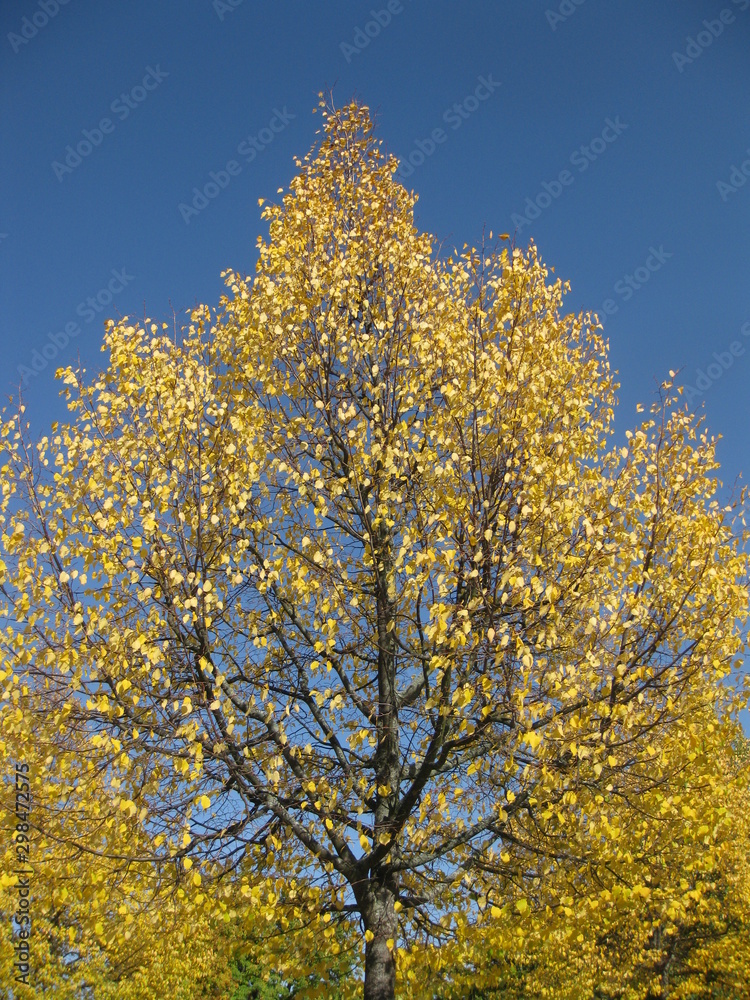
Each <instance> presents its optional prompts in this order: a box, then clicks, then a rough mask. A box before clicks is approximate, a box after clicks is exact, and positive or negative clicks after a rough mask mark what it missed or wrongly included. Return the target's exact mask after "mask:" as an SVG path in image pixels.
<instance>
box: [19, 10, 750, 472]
mask: <svg viewBox="0 0 750 1000" xmlns="http://www.w3.org/2000/svg"><path fill="white" fill-rule="evenodd" d="M373 12H374V13H373ZM0 51H1V52H2V58H1V59H0V73H1V74H2V99H3V104H2V111H3V116H2V135H1V140H2V150H3V155H2V164H1V165H0V169H1V170H2V192H3V198H2V206H1V207H0V287H1V288H2V312H1V320H0V336H2V366H1V368H0V376H1V381H2V386H1V387H0V389H1V390H2V391H1V392H0V395H2V397H3V401H4V400H5V397H7V396H8V395H10V394H12V393H13V392H14V391H15V387H17V386H18V384H19V382H21V381H23V382H25V388H24V395H25V398H26V401H27V406H28V411H27V412H28V415H29V417H30V420H31V422H32V426H33V427H34V428H35V429H36V430H37V431H39V432H41V431H42V430H43V429H46V427H47V426H48V425H49V423H50V421H51V420H53V419H56V418H59V417H61V416H64V415H65V409H64V406H63V404H62V401H61V400H60V399H59V397H58V395H57V393H58V389H59V386H58V385H57V384H56V383H55V379H54V369H55V368H56V367H57V366H59V365H62V364H70V363H74V362H75V360H76V357H77V355H78V353H79V352H80V356H81V359H82V361H83V363H84V365H85V366H87V367H88V368H89V369H92V368H97V367H99V366H100V365H102V363H103V362H104V360H105V359H104V356H103V355H102V354H100V352H99V348H100V345H101V342H102V333H103V321H104V320H105V319H106V318H107V317H109V316H115V317H117V316H121V315H125V314H129V315H134V316H138V317H143V315H144V313H145V314H146V315H148V316H150V317H151V318H154V319H159V320H162V319H169V318H171V315H172V310H174V311H175V312H176V313H177V314H178V318H179V317H180V316H184V313H185V310H187V309H189V308H190V307H191V306H193V305H194V304H195V303H196V302H206V303H208V304H210V305H216V303H217V301H218V298H219V296H220V294H221V293H222V291H223V284H222V282H221V278H220V272H221V271H222V270H224V269H225V268H228V267H231V268H233V269H236V270H238V271H241V272H245V273H250V272H252V271H253V268H254V265H255V260H256V248H255V243H256V238H257V236H258V235H259V234H260V233H265V232H266V227H265V223H263V222H262V221H261V220H260V217H259V214H260V209H259V207H258V199H259V198H261V197H262V198H266V199H274V198H275V197H276V191H277V189H278V188H279V187H282V186H284V187H286V186H287V185H288V183H289V181H290V179H291V177H292V176H293V173H294V164H293V157H294V156H297V155H299V156H304V154H305V153H306V152H307V151H308V149H309V148H310V146H311V145H312V144H313V142H314V141H315V132H316V130H317V129H318V127H319V125H320V118H319V117H318V116H317V115H313V114H312V109H313V108H314V107H315V106H316V104H317V93H318V91H320V90H321V89H323V88H327V87H331V86H333V88H334V98H335V100H336V103H337V104H343V103H345V102H346V101H347V100H348V99H349V98H350V97H352V96H357V97H358V98H359V99H360V100H362V101H363V102H364V103H366V104H368V105H369V107H370V108H371V110H372V112H373V113H374V115H375V118H376V122H377V130H378V133H379V135H380V137H381V138H382V139H383V140H384V141H385V143H386V146H387V149H388V150H389V151H391V152H393V153H395V154H396V155H398V156H400V157H404V158H406V157H411V161H412V165H413V167H414V169H413V170H412V171H411V172H410V173H409V176H408V178H406V183H407V184H408V186H410V187H413V188H414V189H415V190H416V191H418V192H419V195H420V200H419V203H418V205H417V222H418V225H419V226H420V227H421V228H424V229H427V230H429V231H431V232H432V233H433V234H435V235H436V236H437V237H438V238H439V239H441V240H442V241H443V242H444V244H446V245H447V246H449V247H452V246H457V247H461V246H463V244H464V243H469V244H475V243H477V242H478V241H479V240H481V235H482V230H483V228H484V227H486V228H487V229H488V230H489V229H492V230H494V232H495V233H499V232H506V231H507V232H510V233H512V232H514V231H517V239H518V241H519V242H520V243H526V242H528V240H529V239H530V238H533V239H534V240H535V242H536V243H537V245H538V246H539V248H540V252H541V255H542V257H543V259H544V260H545V261H546V262H547V263H549V264H550V265H552V266H554V268H555V273H556V274H557V275H558V276H560V277H562V278H564V279H567V280H569V281H570V283H571V286H572V290H571V293H570V295H569V297H568V299H567V300H566V304H567V307H568V308H569V309H571V310H578V309H580V308H592V309H597V310H599V311H600V312H601V314H602V315H603V316H604V317H605V335H606V336H607V338H608V339H609V341H610V345H611V363H612V366H613V368H615V369H617V370H618V371H619V380H620V382H621V389H620V393H619V397H620V401H621V405H620V407H619V410H618V416H617V427H618V438H623V439H624V432H625V429H626V428H628V427H631V426H633V425H634V424H635V423H637V422H638V421H639V420H640V418H638V417H637V416H636V413H635V405H636V403H637V402H639V401H640V402H643V403H645V404H647V405H648V404H649V403H650V402H651V401H652V400H653V399H654V398H655V397H654V393H655V390H656V388H657V386H658V384H659V383H660V382H661V381H662V380H663V379H664V378H665V377H666V376H667V373H668V370H669V369H670V368H672V369H682V373H681V375H680V377H679V381H682V382H683V383H685V384H686V385H689V386H691V387H692V390H693V391H692V393H691V397H690V398H691V401H692V403H693V406H694V408H698V407H700V406H703V405H705V412H706V416H707V420H708V424H709V428H710V429H711V431H712V432H714V433H721V434H722V435H723V440H722V441H721V442H720V445H719V457H720V460H721V462H722V479H723V481H724V483H725V487H726V490H727V491H728V489H729V488H730V487H731V486H732V484H733V483H734V481H735V480H736V479H737V477H738V476H739V475H740V474H743V481H744V482H747V481H748V478H749V476H750V441H748V436H747V430H748V426H749V420H748V417H749V416H750V393H748V391H747V385H748V380H749V377H750V281H749V280H748V277H749V274H748V248H749V239H750V100H749V98H750V0H724V2H723V3H722V2H721V0H718V2H713V0H703V2H699V0H629V2H627V3H624V2H620V3H616V2H614V0H556V2H552V0H524V2H523V3H520V4H519V3H511V2H510V0H470V2H464V3H457V2H455V3H448V2H445V0H432V2H430V3H428V2H427V0H390V2H388V0H376V2H369V0H368V2H359V0H357V2H354V0H347V2H344V0H326V2H325V3H323V2H310V0H307V2H302V0H296V2H292V0H277V2H275V3H271V2H270V0H267V2H265V3H260V2H256V0H182V2H178V0H159V2H158V3H154V2H153V0H151V2H146V0H129V2H127V3H123V2H121V3H116V2H114V0H97V2H94V0H67V2H64V3H63V2H61V0H9V2H6V3H3V4H2V9H0ZM477 88H479V90H478V89H477ZM480 98H481V99H480ZM102 119H105V122H103V121H102ZM435 130H439V131H437V132H436V131H435ZM87 132H88V137H87V135H86V133H87ZM433 133H435V138H433ZM80 143H83V145H82V146H80V147H79V151H78V152H76V147H78V146H79V144H80ZM68 147H70V150H68ZM66 151H67V152H66ZM66 156H67V162H66ZM230 161H234V164H235V165H234V166H232V167H231V168H230V170H229V171H228V170H227V164H228V163H229V162H230ZM743 164H744V172H743ZM408 169H409V168H408V167H405V168H404V172H406V171H407V170H408ZM212 173H213V174H214V175H215V177H214V179H213V180H212V176H211V175H212ZM211 183H213V184H214V187H213V188H212V187H210V186H209V188H208V191H209V192H210V193H211V194H212V195H215V196H214V197H211V198H207V197H205V195H204V196H203V200H201V195H200V194H198V197H197V198H196V191H195V189H196V188H197V189H202V188H204V187H205V185H206V184H209V185H210V184H211ZM221 185H223V186H221ZM194 199H195V203H194V204H193V202H194ZM204 202H205V207H200V206H203V205H204ZM181 206H182V207H181ZM196 206H199V207H196ZM532 216H533V218H532ZM605 310H608V312H609V315H607V314H606V312H605ZM743 331H744V332H743ZM66 339H67V344H66ZM732 345H734V347H732ZM45 355H46V356H45ZM45 362H46V367H43V365H44V364H45ZM35 364H36V367H37V368H38V369H39V371H35V370H34V365H35ZM699 372H702V373H703V376H702V378H701V377H700V375H699Z"/></svg>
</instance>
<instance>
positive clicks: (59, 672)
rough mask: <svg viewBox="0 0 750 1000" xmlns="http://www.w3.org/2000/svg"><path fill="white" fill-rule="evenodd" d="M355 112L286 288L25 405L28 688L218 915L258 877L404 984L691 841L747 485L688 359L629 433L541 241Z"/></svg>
mask: <svg viewBox="0 0 750 1000" xmlns="http://www.w3.org/2000/svg"><path fill="white" fill-rule="evenodd" d="M323 115H324V128H323V132H322V136H321V140H320V142H319V144H318V145H317V147H316V148H315V149H314V150H313V151H312V152H311V153H309V154H308V155H307V156H306V157H305V159H304V161H298V162H297V166H298V169H299V173H298V175H297V176H296V177H295V178H294V180H293V181H292V183H291V185H290V189H289V191H288V192H287V193H285V194H284V195H283V198H282V200H281V203H280V204H278V205H269V206H266V207H265V208H264V210H263V216H264V218H265V219H266V220H267V221H268V223H269V225H270V234H269V239H268V240H267V241H263V240H260V241H259V249H260V258H259V262H258V265H257V269H256V274H255V276H254V277H242V276H241V275H240V274H237V273H235V272H233V271H230V272H227V273H226V275H225V278H226V284H227V294H226V296H225V297H224V298H222V300H221V303H220V307H219V309H218V311H214V310H212V309H211V308H209V307H208V306H201V307H199V308H196V309H195V310H194V311H193V313H192V315H191V323H190V326H189V328H188V329H187V330H186V331H184V332H183V334H182V335H177V334H175V335H173V336H169V335H168V333H167V332H165V329H164V328H163V327H162V328H159V326H158V325H157V324H156V323H151V322H150V321H146V322H144V323H137V322H135V321H132V320H130V319H128V318H126V319H125V320H123V321H122V322H120V323H118V324H114V323H112V322H110V323H109V325H108V328H107V333H106V338H105V345H104V348H105V350H106V351H107V352H108V354H109V362H108V365H107V367H106V369H105V370H104V371H103V373H101V374H99V375H96V376H94V377H93V378H87V377H86V374H85V372H81V371H78V372H74V371H72V370H70V369H65V370H64V371H62V372H61V377H62V379H63V381H64V383H65V384H66V386H67V390H66V391H67V398H68V406H69V409H70V411H71V418H70V421H69V422H68V423H66V424H64V425H62V424H61V425H60V426H57V425H56V426H54V427H53V429H52V432H51V434H50V435H48V436H45V437H43V438H42V439H41V440H40V441H39V442H38V443H36V444H32V443H31V442H29V441H28V436H27V434H26V433H25V432H24V427H23V420H24V417H23V413H22V411H21V412H19V413H18V414H16V415H11V416H8V417H7V418H6V419H5V421H4V423H3V424H2V427H1V428H0V434H2V446H3V448H4V450H5V457H4V459H3V465H2V477H1V481H2V488H3V502H2V503H3V506H2V535H1V537H0V541H1V544H2V549H1V552H0V556H1V558H2V564H1V565H0V578H1V582H2V588H3V589H2V593H3V595H4V597H3V602H2V603H3V607H2V608H1V609H0V610H2V613H3V614H4V616H5V617H4V621H5V622H6V625H5V629H4V631H3V633H2V658H3V678H4V681H5V684H6V693H5V697H6V700H8V702H9V704H11V705H12V704H15V703H16V700H17V699H18V698H20V699H21V700H23V693H22V692H23V688H24V685H26V686H27V687H28V689H29V691H31V692H32V693H33V695H34V698H33V699H32V700H33V703H34V706H35V707H34V711H35V712H37V714H38V715H39V717H40V719H43V721H44V725H45V726H46V727H47V728H48V730H49V731H50V732H53V731H57V732H59V733H74V734H75V738H76V740H80V741H82V743H84V744H85V746H82V747H81V749H80V751H79V752H80V754H81V755H82V756H83V757H84V758H85V760H86V761H87V762H90V763H91V765H92V767H93V768H94V769H95V770H96V771H97V773H98V774H99V775H101V778H102V781H103V782H104V783H105V784H106V785H107V787H108V788H109V789H110V790H112V792H113V793H114V794H113V796H112V797H111V798H109V797H108V798H106V800H105V799H103V800H102V811H103V812H105V811H107V810H109V811H110V815H117V816H118V817H119V816H120V815H121V814H122V815H129V816H131V817H133V818H134V819H137V822H138V825H139V830H140V831H141V835H142V836H143V837H145V838H147V840H148V847H147V848H145V847H144V848H139V850H138V855H139V857H140V858H141V859H142V860H145V861H147V862H148V863H149V864H151V865H152V866H154V870H156V871H158V872H159V873H160V877H161V878H163V879H164V880H172V881H174V880H182V882H181V884H182V883H185V885H186V886H187V888H186V890H185V891H186V892H187V893H188V894H189V896H190V898H191V899H192V900H193V905H195V906H196V907H198V908H199V909H200V910H201V912H205V913H207V912H209V911H212V910H213V909H214V908H215V907H220V906H221V905H227V904H226V903H225V902H224V901H223V900H222V889H221V886H222V881H221V880H220V879H221V878H222V877H224V876H225V875H226V873H229V872H232V871H234V870H235V869H236V868H237V866H238V865H239V864H240V862H242V863H243V864H244V865H245V869H244V870H245V872H246V873H247V874H246V875H245V876H244V877H245V878H246V882H245V883H244V890H243V891H244V899H245V900H246V905H247V906H248V907H252V908H253V910H254V912H255V913H256V914H257V915H258V916H259V918H260V919H265V918H266V917H267V918H268V920H269V921H271V920H274V921H276V920H277V921H279V926H280V927H281V928H282V929H283V928H289V929H291V928H295V929H299V928H302V929H301V930H298V934H299V935H300V937H301V938H304V936H305V935H307V937H308V938H309V940H311V941H312V940H317V941H321V940H327V941H330V944H331V955H332V958H335V956H336V953H337V949H340V947H341V946H340V944H339V943H338V940H337V938H336V928H337V924H339V923H340V922H344V923H346V922H349V924H350V926H352V927H354V928H356V927H357V924H356V923H352V921H356V920H357V919H359V920H361V929H362V932H363V938H364V942H363V943H364V946H365V959H364V976H365V984H364V996H365V998H366V1000H388V998H390V997H392V996H393V995H394V991H395V989H396V967H397V965H398V964H399V959H400V964H401V967H402V971H405V970H406V969H407V968H408V961H409V959H408V955H409V948H410V946H411V944H412V943H421V944H422V945H427V946H430V947H437V946H438V945H443V944H450V943H451V942H461V941H463V940H468V939H470V938H472V935H474V934H475V931H476V930H477V928H487V927H491V926H492V923H493V921H500V920H503V919H505V918H507V917H508V916H509V915H513V919H514V920H516V921H517V923H518V927H519V928H520V929H521V930H522V929H523V925H524V920H525V918H526V916H527V914H530V913H532V912H535V911H537V910H539V909H540V908H543V907H544V906H546V905H548V899H547V896H548V890H549V891H551V892H554V891H558V890H560V891H561V887H562V886H563V885H564V884H575V885H576V886H577V887H578V889H577V891H576V892H575V893H573V894H572V895H571V893H570V892H568V891H567V890H566V892H565V898H566V899H567V898H568V897H569V896H570V897H571V898H573V900H574V904H567V903H565V902H564V901H563V900H562V899H560V900H558V903H559V904H560V905H563V906H566V905H567V906H568V907H569V909H571V910H572V911H573V913H576V912H588V911H586V910H585V907H586V906H587V905H588V902H587V901H588V900H589V897H590V894H589V893H587V892H585V891H583V889H582V887H590V888H591V891H592V892H595V893H598V892H600V891H601V888H602V887H605V888H607V889H608V890H609V891H611V892H613V893H615V892H616V891H617V886H618V885H620V884H621V883H622V880H623V879H625V881H626V883H627V884H628V887H629V891H630V892H631V893H636V895H637V894H638V893H639V892H640V893H646V892H647V890H648V884H647V882H642V879H645V877H646V875H647V874H648V869H649V866H650V865H654V864H656V865H657V866H658V863H659V857H660V852H662V851H664V850H666V849H667V848H668V847H669V849H670V850H671V851H673V852H675V851H676V855H675V854H674V853H673V855H671V856H673V857H674V859H675V863H679V864H683V863H684V864H685V865H689V864H690V863H691V859H693V857H694V852H695V843H694V842H693V841H691V840H690V839H687V840H685V842H684V844H683V845H682V853H680V852H679V851H677V848H676V846H675V844H674V843H672V842H671V841H669V837H668V832H667V831H668V829H669V827H668V824H667V822H666V820H668V819H670V818H671V817H672V816H673V814H674V813H675V812H677V814H679V815H682V811H683V809H696V808H697V807H696V804H695V803H694V802H692V801H689V800H687V801H685V800H683V799H681V798H680V796H681V795H682V794H683V793H682V791H681V789H683V787H689V788H693V787H698V786H699V785H700V782H701V776H702V774H704V773H705V772H706V770H707V769H709V768H710V766H711V765H710V761H709V760H708V759H707V758H706V756H705V755H702V754H701V753H700V752H699V747H700V743H701V740H702V738H703V734H704V732H705V730H706V726H707V725H709V723H707V721H706V720H707V718H708V715H709V714H711V717H712V718H714V717H715V718H717V719H718V723H717V724H718V725H725V724H726V720H727V719H728V717H729V716H730V715H731V712H732V711H733V710H734V709H735V708H736V707H737V705H738V703H739V702H738V695H737V694H736V692H735V689H734V687H733V686H732V674H733V671H734V670H735V668H736V667H737V666H738V665H739V657H740V655H741V653H742V650H743V648H744V643H743V638H742V630H743V626H744V623H745V621H746V615H747V603H748V592H747V587H746V580H747V558H746V556H745V554H744V552H743V550H742V547H741V533H738V532H737V530H736V527H735V524H734V522H735V520H736V518H738V517H741V516H742V511H743V509H744V507H743V505H744V500H745V498H744V494H743V496H741V497H740V498H739V499H738V500H737V501H736V502H735V504H734V508H732V507H722V506H721V505H720V503H719V502H718V500H717V496H716V493H717V482H716V479H715V476H714V473H715V470H716V468H717V463H716V459H715V455H714V446H713V442H712V441H711V440H709V439H708V437H707V436H706V434H705V432H704V431H703V430H702V428H701V426H700V424H699V422H697V421H696V420H695V418H694V417H692V416H691V415H690V414H688V413H687V412H686V411H685V410H684V409H680V407H679V398H678V394H675V393H674V392H673V390H672V385H671V383H670V382H666V383H664V385H663V388H662V398H661V399H660V400H658V401H657V402H656V403H655V404H654V406H653V407H652V412H651V414H650V416H649V417H648V419H646V420H645V422H644V423H643V424H642V426H640V427H639V428H638V429H637V430H635V431H634V432H633V433H630V432H628V437H627V440H628V445H627V447H615V446H614V443H613V441H612V435H613V432H614V428H613V417H614V403H615V395H614V394H615V390H616V385H615V383H614V380H613V378H612V375H611V373H610V370H609V365H608V363H607V352H606V345H605V343H604V342H603V341H602V340H601V338H600V337H599V336H598V334H597V332H596V331H597V326H596V322H595V319H594V318H592V317H591V316H590V315H563V314H562V312H561V303H562V297H563V294H564V292H565V290H566V289H565V286H564V285H563V284H562V282H560V281H559V280H556V281H550V280H549V273H548V270H547V268H546V267H545V266H544V264H543V263H542V262H541V260H540V258H539V255H538V253H537V250H536V248H535V247H534V246H533V245H532V246H531V247H530V248H529V249H528V251H526V252H524V251H522V250H520V249H518V248H514V247H512V246H509V245H508V244H507V240H506V239H504V238H501V240H500V243H499V244H498V246H497V247H494V248H487V247H485V246H482V247H481V248H479V249H476V248H469V247H464V249H463V251H462V252H461V253H455V254H454V255H452V256H441V254H440V253H439V252H438V247H437V245H436V243H435V240H434V239H433V238H432V237H431V236H429V235H428V234H423V233H420V232H418V230H417V228H416V227H415V224H414V218H413V210H414V204H415V201H416V197H415V195H413V194H412V193H410V192H408V191H406V190H405V189H404V188H403V187H402V186H400V185H399V184H398V183H396V181H395V180H394V177H393V174H394V172H395V170H396V168H397V163H396V161H395V159H393V158H388V157H386V156H385V155H384V154H383V152H382V150H381V148H380V144H379V143H378V142H377V141H376V140H375V138H374V137H373V134H372V125H371V122H370V119H369V114H368V111H367V109H366V108H364V107H361V106H358V105H356V104H351V105H349V106H347V107H345V108H343V109H342V110H339V111H335V110H333V109H332V108H330V107H324V109H323ZM19 689H20V691H21V693H20V694H19ZM714 707H715V715H714V714H712V713H714ZM40 724H41V722H40ZM711 724H712V723H711ZM686 783H687V784H686ZM655 796H656V797H657V798H654V797H655ZM649 797H650V798H649ZM659 797H661V798H659ZM647 799H648V800H649V801H653V802H654V803H656V802H657V801H659V802H661V803H663V805H659V806H658V808H656V807H655V811H652V812H650V813H649V814H648V816H646V815H644V816H643V817H641V819H640V820H639V819H637V818H636V819H633V813H632V811H631V810H632V809H633V804H634V803H637V802H639V801H646V800H647ZM662 809H663V811H664V816H665V823H664V824H660V823H659V817H660V810H662ZM701 825H702V824H701ZM710 829H712V827H711V825H710V824H709V832H710ZM706 835H707V834H706V833H705V832H704V833H703V834H698V833H696V837H700V836H706ZM68 836H69V840H70V842H71V843H73V842H75V843H76V844H78V845H79V846H80V847H81V848H82V849H85V844H84V843H82V842H81V838H80V837H77V836H76V830H75V829H72V828H71V829H69V830H68ZM644 837H647V838H648V844H649V851H648V856H647V857H645V858H644V856H643V852H642V849H641V848H642V843H643V838H644ZM110 853H112V854H114V853H116V852H110ZM112 860H113V858H110V859H109V861H108V863H109V862H111V861H112ZM98 863H99V862H97V859H96V857H95V856H94V857H92V860H91V865H92V866H93V867H94V868H95V867H96V865H97V864H98ZM121 870H122V872H123V879H125V880H127V878H128V877H130V874H129V873H130V871H131V868H130V862H129V861H128V860H127V859H125V858H122V859H121ZM123 891H126V890H125V883H123ZM238 912H239V911H238ZM292 951H293V949H290V963H291V962H293V954H292Z"/></svg>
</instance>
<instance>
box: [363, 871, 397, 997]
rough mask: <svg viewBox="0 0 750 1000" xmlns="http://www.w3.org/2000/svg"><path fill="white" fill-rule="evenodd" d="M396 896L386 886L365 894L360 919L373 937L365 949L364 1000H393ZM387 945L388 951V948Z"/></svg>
mask: <svg viewBox="0 0 750 1000" xmlns="http://www.w3.org/2000/svg"><path fill="white" fill-rule="evenodd" d="M395 901H396V900H395V895H394V893H393V891H392V890H391V889H390V888H388V887H387V886H383V885H374V886H372V888H370V889H369V890H368V893H367V901H366V905H365V907H364V912H363V914H362V916H363V917H364V923H365V930H366V931H370V932H371V933H372V935H373V938H372V940H371V941H368V942H367V944H366V945H365V993H364V1000H394V998H395V996H396V939H397V936H398V916H397V914H396V911H395V909H394V908H393V904H394V903H395ZM389 941H390V945H391V947H390V948H389V947H388V944H389Z"/></svg>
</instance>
